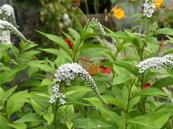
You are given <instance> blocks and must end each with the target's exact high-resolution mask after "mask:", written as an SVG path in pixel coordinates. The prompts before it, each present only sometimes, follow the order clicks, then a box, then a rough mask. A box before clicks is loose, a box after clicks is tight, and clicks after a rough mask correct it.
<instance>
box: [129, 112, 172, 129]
mask: <svg viewBox="0 0 173 129" xmlns="http://www.w3.org/2000/svg"><path fill="white" fill-rule="evenodd" d="M170 116H171V114H170V113H169V112H152V113H148V114H145V115H141V116H138V117H135V118H133V119H129V120H128V122H129V123H131V124H134V125H139V126H138V128H139V129H161V128H162V127H163V126H164V124H165V123H166V122H167V121H168V119H169V117H170Z"/></svg>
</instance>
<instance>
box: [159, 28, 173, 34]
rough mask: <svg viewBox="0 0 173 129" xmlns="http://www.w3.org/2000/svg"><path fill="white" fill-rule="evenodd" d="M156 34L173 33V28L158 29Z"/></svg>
mask: <svg viewBox="0 0 173 129" xmlns="http://www.w3.org/2000/svg"><path fill="white" fill-rule="evenodd" d="M156 34H165V35H173V29H171V28H161V29H158V30H157V31H156Z"/></svg>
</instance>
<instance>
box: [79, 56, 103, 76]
mask: <svg viewBox="0 0 173 129" xmlns="http://www.w3.org/2000/svg"><path fill="white" fill-rule="evenodd" d="M78 63H79V64H80V65H81V66H82V67H83V68H84V69H85V70H86V71H88V73H89V74H90V75H91V76H94V75H96V74H97V73H100V72H101V69H100V67H98V66H97V65H95V64H94V63H92V62H91V61H90V60H89V59H88V58H86V57H80V59H79V62H78Z"/></svg>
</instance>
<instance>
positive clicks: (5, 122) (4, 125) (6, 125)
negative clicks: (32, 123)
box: [0, 116, 10, 129]
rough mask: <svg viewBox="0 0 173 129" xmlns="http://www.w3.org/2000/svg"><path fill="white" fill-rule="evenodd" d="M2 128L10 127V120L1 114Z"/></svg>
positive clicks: (0, 126) (0, 122) (8, 128)
mask: <svg viewBox="0 0 173 129" xmlns="http://www.w3.org/2000/svg"><path fill="white" fill-rule="evenodd" d="M0 129H10V127H9V126H8V121H7V120H6V119H5V118H4V117H3V116H0Z"/></svg>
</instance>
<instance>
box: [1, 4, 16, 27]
mask: <svg viewBox="0 0 173 129" xmlns="http://www.w3.org/2000/svg"><path fill="white" fill-rule="evenodd" d="M0 15H2V19H3V20H8V19H11V20H12V21H11V23H13V25H15V26H17V24H16V18H15V15H14V9H13V7H12V6H11V5H8V4H4V5H3V6H2V7H1V8H0Z"/></svg>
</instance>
